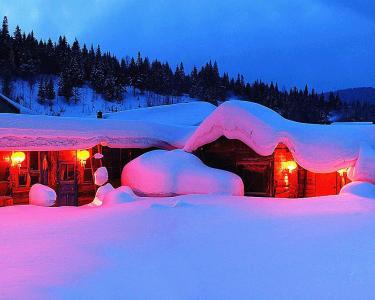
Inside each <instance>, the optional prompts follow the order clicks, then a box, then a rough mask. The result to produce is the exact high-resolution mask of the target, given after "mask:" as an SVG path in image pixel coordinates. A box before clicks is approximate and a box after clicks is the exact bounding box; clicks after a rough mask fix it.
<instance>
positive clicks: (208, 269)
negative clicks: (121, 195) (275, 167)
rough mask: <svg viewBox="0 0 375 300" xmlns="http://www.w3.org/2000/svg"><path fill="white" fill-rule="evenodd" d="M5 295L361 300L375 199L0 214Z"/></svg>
mask: <svg viewBox="0 0 375 300" xmlns="http://www.w3.org/2000/svg"><path fill="white" fill-rule="evenodd" d="M0 226H1V228H2V229H1V230H0V240H1V244H0V253H1V260H0V261H1V263H0V264H1V267H0V298H5V299H26V298H27V299H51V298H53V299H82V298H85V299H111V298H112V299H163V300H164V299H189V300H190V299H368V298H371V297H372V295H373V294H374V292H373V289H374V284H375V263H374V255H375V235H374V232H375V201H374V200H371V199H365V198H359V197H354V196H348V195H346V196H334V197H322V198H315V199H302V200H298V199H297V200H285V199H284V200H281V199H257V198H240V197H224V196H222V197H219V196H216V197H213V196H211V197H210V196H182V197H178V198H159V199H143V200H142V199H139V200H138V201H135V202H131V203H123V204H112V205H107V206H103V207H101V208H89V207H80V208H73V207H67V208H42V207H34V206H15V207H6V208H1V209H0Z"/></svg>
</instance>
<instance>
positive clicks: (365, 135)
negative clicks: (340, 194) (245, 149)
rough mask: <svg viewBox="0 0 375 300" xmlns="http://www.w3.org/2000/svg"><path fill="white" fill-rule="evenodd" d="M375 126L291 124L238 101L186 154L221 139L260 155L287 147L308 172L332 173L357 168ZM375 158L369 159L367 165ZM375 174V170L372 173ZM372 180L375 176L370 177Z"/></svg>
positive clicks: (374, 143) (374, 139)
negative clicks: (280, 147)
mask: <svg viewBox="0 0 375 300" xmlns="http://www.w3.org/2000/svg"><path fill="white" fill-rule="evenodd" d="M374 129H375V128H374V126H373V125H366V126H356V125H352V126H348V125H335V126H331V125H315V124H303V123H297V122H293V121H289V120H286V119H284V118H283V117H281V116H280V115H279V114H277V113H276V112H274V111H272V110H270V109H268V108H266V107H264V106H262V105H260V104H256V103H252V102H244V101H238V100H232V101H227V102H225V103H223V104H222V105H220V106H219V107H218V108H217V109H216V110H215V111H214V112H213V113H212V114H211V115H210V116H209V117H208V118H207V119H206V120H205V121H204V122H203V123H202V124H201V125H200V126H199V128H198V129H197V130H196V131H195V132H194V134H193V135H192V137H191V138H190V139H189V140H188V141H187V143H186V145H185V147H184V150H186V151H188V152H191V151H194V150H196V149H197V148H199V147H200V146H203V145H205V144H208V143H211V142H213V141H215V140H216V139H218V138H220V137H221V136H225V137H227V138H229V139H238V140H240V141H242V142H244V143H245V144H247V145H248V146H249V147H250V148H252V149H253V150H254V151H256V152H257V153H258V154H260V155H263V156H266V155H271V154H272V153H273V152H274V150H275V148H276V147H277V145H278V144H279V143H283V144H285V145H286V146H287V147H288V148H289V150H290V151H291V152H292V154H293V156H294V158H295V160H296V161H297V162H298V163H299V164H300V165H301V166H302V167H303V168H305V169H307V170H309V171H312V172H317V173H328V172H334V171H337V170H339V169H342V168H347V167H352V166H354V165H355V163H356V161H357V159H358V157H359V153H360V149H361V145H362V147H363V146H365V145H366V147H372V148H374V147H375V130H374ZM374 159H375V157H374V156H369V157H368V158H366V160H367V162H366V165H368V163H369V162H370V161H371V162H372V164H373V163H374ZM372 170H374V169H372ZM370 175H371V178H372V180H375V177H373V176H374V175H375V174H370Z"/></svg>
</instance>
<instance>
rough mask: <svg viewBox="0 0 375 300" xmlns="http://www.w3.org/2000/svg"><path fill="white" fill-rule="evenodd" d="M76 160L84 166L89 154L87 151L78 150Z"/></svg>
mask: <svg viewBox="0 0 375 300" xmlns="http://www.w3.org/2000/svg"><path fill="white" fill-rule="evenodd" d="M77 158H78V159H79V161H80V162H81V165H82V166H84V165H85V164H86V160H88V159H89V158H90V152H89V151H87V150H79V151H77Z"/></svg>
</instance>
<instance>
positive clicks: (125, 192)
mask: <svg viewBox="0 0 375 300" xmlns="http://www.w3.org/2000/svg"><path fill="white" fill-rule="evenodd" d="M136 198H137V196H136V195H135V194H134V193H133V191H132V189H131V188H130V187H128V186H121V187H119V188H117V189H113V190H112V191H111V192H109V193H108V194H106V196H105V199H104V204H105V205H107V204H108V205H110V204H119V203H125V202H132V201H134V200H135V199H136Z"/></svg>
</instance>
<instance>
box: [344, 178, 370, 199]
mask: <svg viewBox="0 0 375 300" xmlns="http://www.w3.org/2000/svg"><path fill="white" fill-rule="evenodd" d="M340 195H348V196H359V197H364V198H371V199H375V185H373V184H372V183H368V182H360V181H357V182H351V183H349V184H347V185H345V186H344V187H343V188H342V189H341V191H340Z"/></svg>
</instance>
